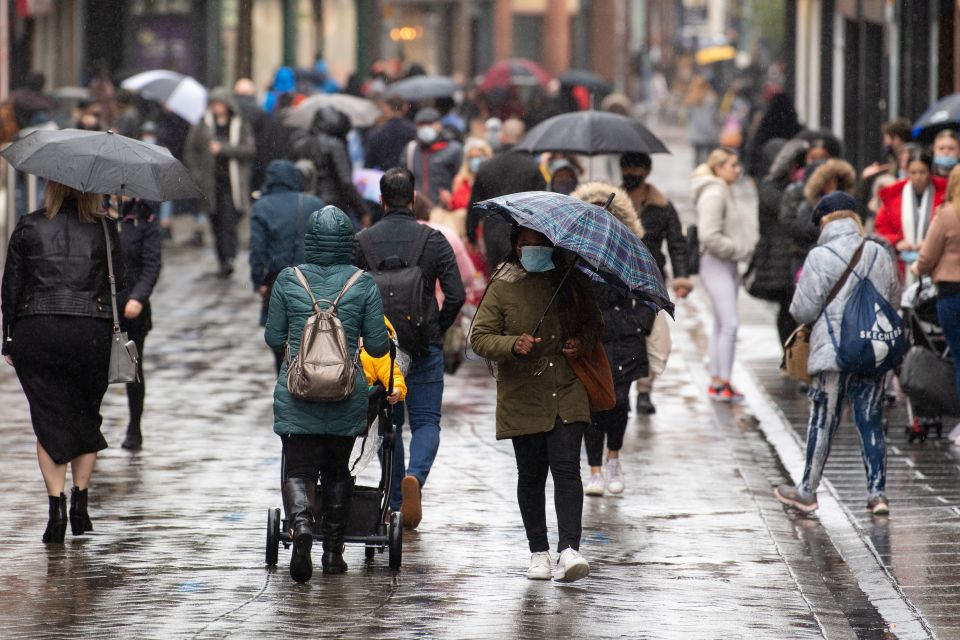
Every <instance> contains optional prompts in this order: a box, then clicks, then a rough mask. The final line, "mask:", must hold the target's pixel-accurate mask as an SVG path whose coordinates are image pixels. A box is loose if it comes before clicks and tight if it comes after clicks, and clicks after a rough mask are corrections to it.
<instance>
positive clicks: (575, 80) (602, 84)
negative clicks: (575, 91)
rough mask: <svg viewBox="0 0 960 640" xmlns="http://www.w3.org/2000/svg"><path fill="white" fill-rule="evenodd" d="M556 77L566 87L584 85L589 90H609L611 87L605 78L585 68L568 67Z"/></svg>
mask: <svg viewBox="0 0 960 640" xmlns="http://www.w3.org/2000/svg"><path fill="white" fill-rule="evenodd" d="M557 79H558V80H560V84H562V85H566V86H568V87H586V88H587V89H590V90H591V91H609V90H610V89H612V88H613V85H611V84H610V83H609V82H607V80H606V79H604V78H603V77H602V76H599V75H597V74H595V73H594V72H593V71H587V70H586V69H570V70H569V71H564V72H563V73H561V74H560V75H559V76H557Z"/></svg>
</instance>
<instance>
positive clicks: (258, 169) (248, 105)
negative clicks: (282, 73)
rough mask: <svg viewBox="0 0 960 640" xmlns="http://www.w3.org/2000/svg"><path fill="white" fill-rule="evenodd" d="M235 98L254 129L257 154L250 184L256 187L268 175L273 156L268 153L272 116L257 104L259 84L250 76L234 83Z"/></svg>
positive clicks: (245, 118)
mask: <svg viewBox="0 0 960 640" xmlns="http://www.w3.org/2000/svg"><path fill="white" fill-rule="evenodd" d="M233 99H234V100H236V102H237V106H238V107H239V108H240V113H241V114H242V115H243V118H244V120H246V121H247V123H248V124H249V125H250V129H251V130H252V131H253V140H254V143H255V144H256V146H257V154H256V155H255V156H254V158H253V166H252V167H251V170H250V184H252V185H253V188H254V189H256V188H257V187H259V186H260V185H262V184H263V181H264V180H265V179H266V175H267V165H268V164H270V161H271V160H273V158H270V157H268V156H267V155H266V153H267V150H268V149H269V146H270V143H269V142H268V140H267V124H269V122H270V117H269V116H268V115H267V113H266V112H265V111H264V110H263V109H261V108H260V105H259V104H257V85H255V84H254V83H253V80H251V79H250V78H240V79H239V80H237V81H236V82H234V83H233Z"/></svg>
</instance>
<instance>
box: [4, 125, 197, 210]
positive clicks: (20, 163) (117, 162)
mask: <svg viewBox="0 0 960 640" xmlns="http://www.w3.org/2000/svg"><path fill="white" fill-rule="evenodd" d="M0 156H3V158H4V159H5V160H6V161H7V162H9V163H10V164H11V165H13V167H14V168H15V169H16V170H17V171H22V172H23V173H32V174H34V175H37V176H40V177H41V178H46V179H47V180H53V181H54V182H59V183H61V184H65V185H67V186H68V187H73V188H74V189H77V190H78V191H84V192H88V193H110V194H113V193H116V194H119V195H130V196H136V197H139V198H143V199H145V200H156V201H163V200H178V199H181V198H196V197H198V196H201V195H202V193H201V192H200V189H198V188H197V185H196V184H195V183H194V181H193V178H191V177H190V174H189V172H188V171H187V169H186V167H184V166H183V165H182V164H181V163H180V161H179V160H177V159H176V158H174V157H173V156H172V155H170V152H169V151H167V150H166V149H165V148H163V147H159V146H157V145H152V144H147V143H146V142H140V141H139V140H134V139H133V138H128V137H126V136H121V135H120V134H118V133H114V132H113V131H83V130H80V129H60V130H57V131H49V130H46V131H35V132H33V133H31V134H30V135H28V136H24V137H23V138H21V139H20V140H17V141H16V142H14V143H13V144H11V145H10V146H9V147H7V148H6V149H4V150H3V152H2V153H0Z"/></svg>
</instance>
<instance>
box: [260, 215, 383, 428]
mask: <svg viewBox="0 0 960 640" xmlns="http://www.w3.org/2000/svg"><path fill="white" fill-rule="evenodd" d="M304 256H305V257H306V260H307V262H306V263H305V264H301V265H299V266H300V270H301V271H302V272H303V275H304V276H306V278H307V281H308V282H309V283H310V288H311V289H312V290H313V295H314V296H316V298H317V300H323V299H327V300H333V299H334V298H336V297H337V294H338V293H340V290H341V289H342V288H343V285H344V284H346V282H347V280H348V279H349V278H350V276H351V275H352V274H353V273H355V272H356V271H357V269H356V267H354V266H352V265H351V264H350V262H351V260H352V258H353V226H352V225H351V224H350V219H349V218H348V217H347V216H346V214H345V213H344V212H343V211H341V210H340V209H338V208H336V207H324V208H323V209H322V210H320V211H315V212H313V213H312V214H311V215H310V222H309V223H308V225H307V231H306V234H305V236H304ZM321 306H325V305H323V303H321ZM311 314H312V309H311V303H310V295H309V294H308V293H307V291H306V289H304V288H303V286H302V285H301V284H300V282H299V281H298V280H297V276H296V274H294V272H293V269H292V268H289V267H288V268H286V269H284V270H283V271H281V272H280V275H279V276H277V281H276V282H275V283H274V285H273V293H272V294H271V296H270V311H269V313H268V314H267V328H266V330H265V331H264V339H265V340H266V341H267V344H268V345H269V346H270V348H272V349H273V350H275V351H280V352H282V351H283V349H284V348H285V346H286V345H287V343H289V345H290V357H291V359H292V358H294V357H295V356H296V355H297V351H298V350H299V349H300V336H301V334H302V332H303V325H304V323H305V322H306V321H307V318H309V317H310V315H311ZM337 315H338V316H339V318H340V321H341V322H342V323H343V328H344V331H345V332H346V334H347V344H348V346H349V348H350V353H351V354H353V353H355V352H356V350H357V343H358V340H359V339H360V338H361V337H362V338H363V345H364V348H365V349H366V351H367V353H369V354H370V355H371V356H373V357H375V358H378V357H381V356H384V355H386V354H387V353H388V352H389V349H390V337H389V335H388V334H387V327H386V325H385V324H384V321H383V302H382V301H381V299H380V291H379V290H378V289H377V285H376V283H375V282H374V281H373V278H371V277H370V276H369V275H364V276H362V277H361V278H360V280H358V281H357V283H356V284H354V285H353V286H352V287H351V288H350V290H349V291H348V292H347V293H346V295H344V297H343V299H342V300H341V301H340V305H339V311H338V314H337ZM366 419H367V383H366V378H365V377H364V375H363V368H362V367H360V366H358V367H357V384H356V387H355V389H354V392H353V396H352V397H350V398H347V399H346V400H343V401H341V402H324V403H320V402H307V401H304V400H297V399H295V398H293V397H291V396H290V393H289V392H288V391H287V363H286V362H284V364H283V366H282V367H281V369H280V375H279V376H278V378H277V385H276V387H275V388H274V391H273V430H274V432H275V433H277V434H279V435H281V436H283V435H288V434H297V435H330V436H356V435H359V434H361V433H363V431H364V430H365V429H366V426H367V424H366Z"/></svg>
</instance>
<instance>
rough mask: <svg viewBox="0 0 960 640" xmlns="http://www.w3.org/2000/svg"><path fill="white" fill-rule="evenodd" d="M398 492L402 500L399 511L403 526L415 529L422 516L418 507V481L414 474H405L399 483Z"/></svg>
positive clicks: (421, 511)
mask: <svg viewBox="0 0 960 640" xmlns="http://www.w3.org/2000/svg"><path fill="white" fill-rule="evenodd" d="M400 493H401V495H402V496H403V502H402V503H400V513H402V514H403V528H404V529H416V528H417V526H418V525H419V524H420V520H421V519H422V518H423V510H422V509H421V508H420V481H419V480H417V478H416V476H405V477H404V478H403V482H401V483H400Z"/></svg>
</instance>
